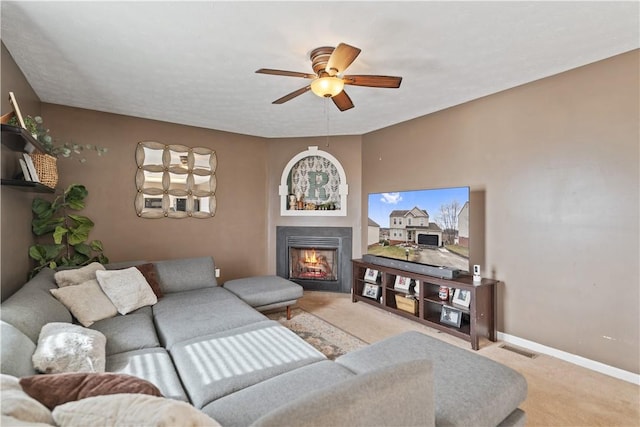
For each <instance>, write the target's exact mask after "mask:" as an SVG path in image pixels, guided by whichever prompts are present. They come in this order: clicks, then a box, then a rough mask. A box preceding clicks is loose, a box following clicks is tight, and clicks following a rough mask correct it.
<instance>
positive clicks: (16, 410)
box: [0, 374, 53, 426]
mask: <svg viewBox="0 0 640 427" xmlns="http://www.w3.org/2000/svg"><path fill="white" fill-rule="evenodd" d="M0 398H1V399H2V402H1V403H0V407H1V408H2V422H1V423H0V425H3V426H11V425H14V426H18V425H38V424H53V418H52V417H51V411H49V408H47V407H46V406H44V405H43V404H42V403H40V402H38V401H37V400H36V399H34V398H32V397H31V396H29V395H28V394H27V393H25V392H24V391H23V390H22V387H21V386H20V382H19V380H18V378H16V377H13V376H11V375H4V374H2V375H0Z"/></svg>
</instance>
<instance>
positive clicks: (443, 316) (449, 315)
mask: <svg viewBox="0 0 640 427" xmlns="http://www.w3.org/2000/svg"><path fill="white" fill-rule="evenodd" d="M440 323H442V324H445V325H450V326H455V327H456V328H459V327H460V325H461V324H462V311H460V310H458V309H456V308H453V307H450V306H448V305H443V306H442V311H441V312H440Z"/></svg>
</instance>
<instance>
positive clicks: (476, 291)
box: [351, 259, 497, 350]
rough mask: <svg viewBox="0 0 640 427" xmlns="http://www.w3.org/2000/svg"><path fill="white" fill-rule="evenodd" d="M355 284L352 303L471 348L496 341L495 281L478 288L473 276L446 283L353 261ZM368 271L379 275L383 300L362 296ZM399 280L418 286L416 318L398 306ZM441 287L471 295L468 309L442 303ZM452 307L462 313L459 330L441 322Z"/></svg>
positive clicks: (446, 280) (436, 278) (487, 280)
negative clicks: (445, 310) (483, 341)
mask: <svg viewBox="0 0 640 427" xmlns="http://www.w3.org/2000/svg"><path fill="white" fill-rule="evenodd" d="M352 264H353V280H352V288H351V298H352V301H353V302H364V303H367V304H370V305H373V306H374V307H378V308H380V309H382V310H386V311H389V312H391V313H394V314H397V315H399V316H402V317H405V318H407V319H410V320H413V321H416V322H419V323H422V324H424V325H426V326H429V327H431V328H434V329H437V330H439V331H441V332H444V333H448V334H450V335H453V336H455V337H458V338H461V339H463V340H465V341H469V342H470V343H471V348H473V349H474V350H478V349H479V348H480V337H486V338H487V339H489V340H490V341H495V340H496V316H495V305H496V303H495V300H496V284H497V281H496V280H491V279H482V281H481V282H480V283H479V284H474V283H473V276H471V275H462V276H459V277H456V278H455V279H451V280H449V279H443V278H440V277H434V276H427V275H423V274H418V273H412V272H409V271H405V270H398V269H395V268H390V267H384V266H381V265H376V264H371V263H368V262H365V261H363V260H361V259H357V260H352ZM367 268H370V269H372V270H377V271H378V272H379V276H378V280H377V285H379V286H381V287H382V292H381V298H379V299H373V298H369V297H366V296H364V295H362V291H363V288H364V285H365V283H366V282H367V281H365V280H364V276H365V272H366V270H367ZM396 276H402V277H408V278H410V279H411V280H412V281H414V282H417V285H416V287H417V289H418V292H417V295H416V297H417V303H418V312H417V313H416V314H413V313H411V312H408V311H404V310H400V309H398V307H397V306H396V299H395V296H396V294H402V295H403V296H404V295H406V292H403V291H400V290H396V289H394V284H395V280H396ZM440 286H447V287H449V288H453V289H464V290H467V291H470V292H471V303H470V304H469V308H465V307H461V306H458V305H454V304H452V303H451V302H449V300H448V301H442V300H440V298H439V297H438V292H439V289H440ZM445 305H447V306H451V307H454V308H455V309H456V310H459V311H461V313H462V314H461V315H462V321H461V325H460V327H455V326H450V325H447V324H444V323H442V322H440V316H441V313H442V308H443V306H445Z"/></svg>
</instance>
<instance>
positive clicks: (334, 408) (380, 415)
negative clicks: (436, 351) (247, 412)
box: [252, 359, 484, 427]
mask: <svg viewBox="0 0 640 427" xmlns="http://www.w3.org/2000/svg"><path fill="white" fill-rule="evenodd" d="M433 396H434V390H433V381H432V366H431V363H429V361H427V360H424V359H422V360H413V361H409V362H403V363H397V364H393V365H390V366H387V367H384V368H381V369H377V370H372V371H368V372H365V373H363V374H361V375H355V376H353V377H351V378H347V379H346V380H344V381H342V382H340V383H337V384H335V385H334V386H333V387H327V388H322V389H319V390H312V391H310V392H308V393H304V394H301V395H300V396H299V397H298V398H297V399H293V400H291V401H290V402H288V403H287V404H285V405H283V406H280V407H278V408H275V409H274V410H273V411H271V412H269V413H267V414H266V415H264V416H263V417H261V418H260V419H258V420H257V421H256V422H255V423H253V424H252V427H298V426H403V427H405V426H406V427H410V426H414V427H433V426H435V425H437V424H436V423H435V420H434V416H433ZM451 399H452V400H455V399H454V397H452V398H451ZM443 425H446V426H449V425H452V424H443ZM465 425H469V426H481V425H484V424H482V423H477V422H475V423H469V424H465Z"/></svg>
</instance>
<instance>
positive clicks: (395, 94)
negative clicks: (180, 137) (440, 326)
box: [1, 1, 640, 137]
mask: <svg viewBox="0 0 640 427" xmlns="http://www.w3.org/2000/svg"><path fill="white" fill-rule="evenodd" d="M639 6H640V3H639V2H637V1H629V2H608V1H605V2H575V1H567V2H544V1H543V2H457V1H445V2H431V1H422V2H334V1H322V2H310V1H299V2H268V1H260V2H240V1H234V2H218V1H216V2H211V1H208V2H181V1H175V2H74V1H72V2H54V1H45V2H26V1H25V2H12V1H2V4H1V7H2V9H1V12H2V33H1V38H2V41H3V42H4V43H5V45H6V46H7V48H8V49H9V52H11V54H12V56H13V57H14V59H15V61H16V62H17V64H18V65H19V66H20V68H21V69H22V71H23V72H24V74H25V76H26V77H27V79H28V81H29V83H30V84H31V85H32V87H33V88H34V90H35V91H36V93H37V94H38V96H39V97H40V99H41V100H42V101H43V102H49V103H54V104H62V105H68V106H73V107H80V108H87V109H92V110H98V111H105V112H110V113H117V114H124V115H129V116H135V117H143V118H149V119H155V120H161V121H168V122H173V123H181V124H186V125H192V126H199V127H204V128H211V129H218V130H224V131H229V132H236V133H241V134H246V135H256V136H262V137H299V136H318V135H327V134H330V135H361V134H365V133H367V132H371V131H374V130H377V129H380V128H383V127H386V126H389V125H392V124H396V123H399V122H403V121H406V120H410V119H412V118H415V117H419V116H423V115H425V114H429V113H432V112H435V111H438V110H442V109H444V108H447V107H450V106H453V105H457V104H460V103H463V102H466V101H470V100H472V99H476V98H479V97H482V96H485V95H489V94H492V93H495V92H498V91H502V90H505V89H508V88H512V87H515V86H518V85H521V84H523V83H527V82H530V81H533V80H537V79H540V78H544V77H547V76H550V75H553V74H557V73H560V72H562V71H565V70H568V69H571V68H575V67H578V66H581V65H585V64H589V63H592V62H594V61H598V60H601V59H604V58H608V57H611V56H614V55H617V54H620V53H623V52H627V51H629V50H632V49H636V48H638V47H640V41H639V40H640V36H639V23H638V20H639V18H638V16H639ZM340 42H344V43H347V44H350V45H353V46H357V47H359V48H360V49H362V53H361V54H360V56H359V57H358V58H357V59H356V60H355V62H354V63H353V64H352V65H351V67H349V69H348V72H347V74H383V75H396V76H402V77H403V81H402V86H401V87H400V88H399V89H376V88H364V87H354V86H347V93H348V94H349V95H350V97H351V99H352V100H353V103H354V104H355V108H353V109H351V110H348V111H345V112H339V111H338V110H337V108H336V107H335V106H334V105H333V102H331V100H326V99H322V98H319V97H317V96H315V95H313V94H312V93H311V92H308V93H305V94H304V95H301V96H299V97H297V98H295V99H293V100H291V101H289V102H287V103H285V104H282V105H273V104H271V102H272V101H274V100H275V99H277V98H280V97H281V96H283V95H285V94H287V93H289V92H292V91H294V90H296V89H298V88H301V87H303V86H305V85H306V84H308V82H309V80H305V79H301V78H293V77H281V76H271V75H264V74H255V70H257V69H258V68H262V67H264V68H276V69H281V70H291V71H301V72H311V71H312V70H311V62H310V61H309V58H308V55H309V52H310V51H311V50H312V49H314V48H316V47H320V46H327V45H328V46H335V45H337V44H338V43H340ZM9 90H11V88H3V89H2V91H3V92H7V91H9ZM16 95H18V94H16ZM18 100H19V95H18ZM45 119H46V118H45Z"/></svg>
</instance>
